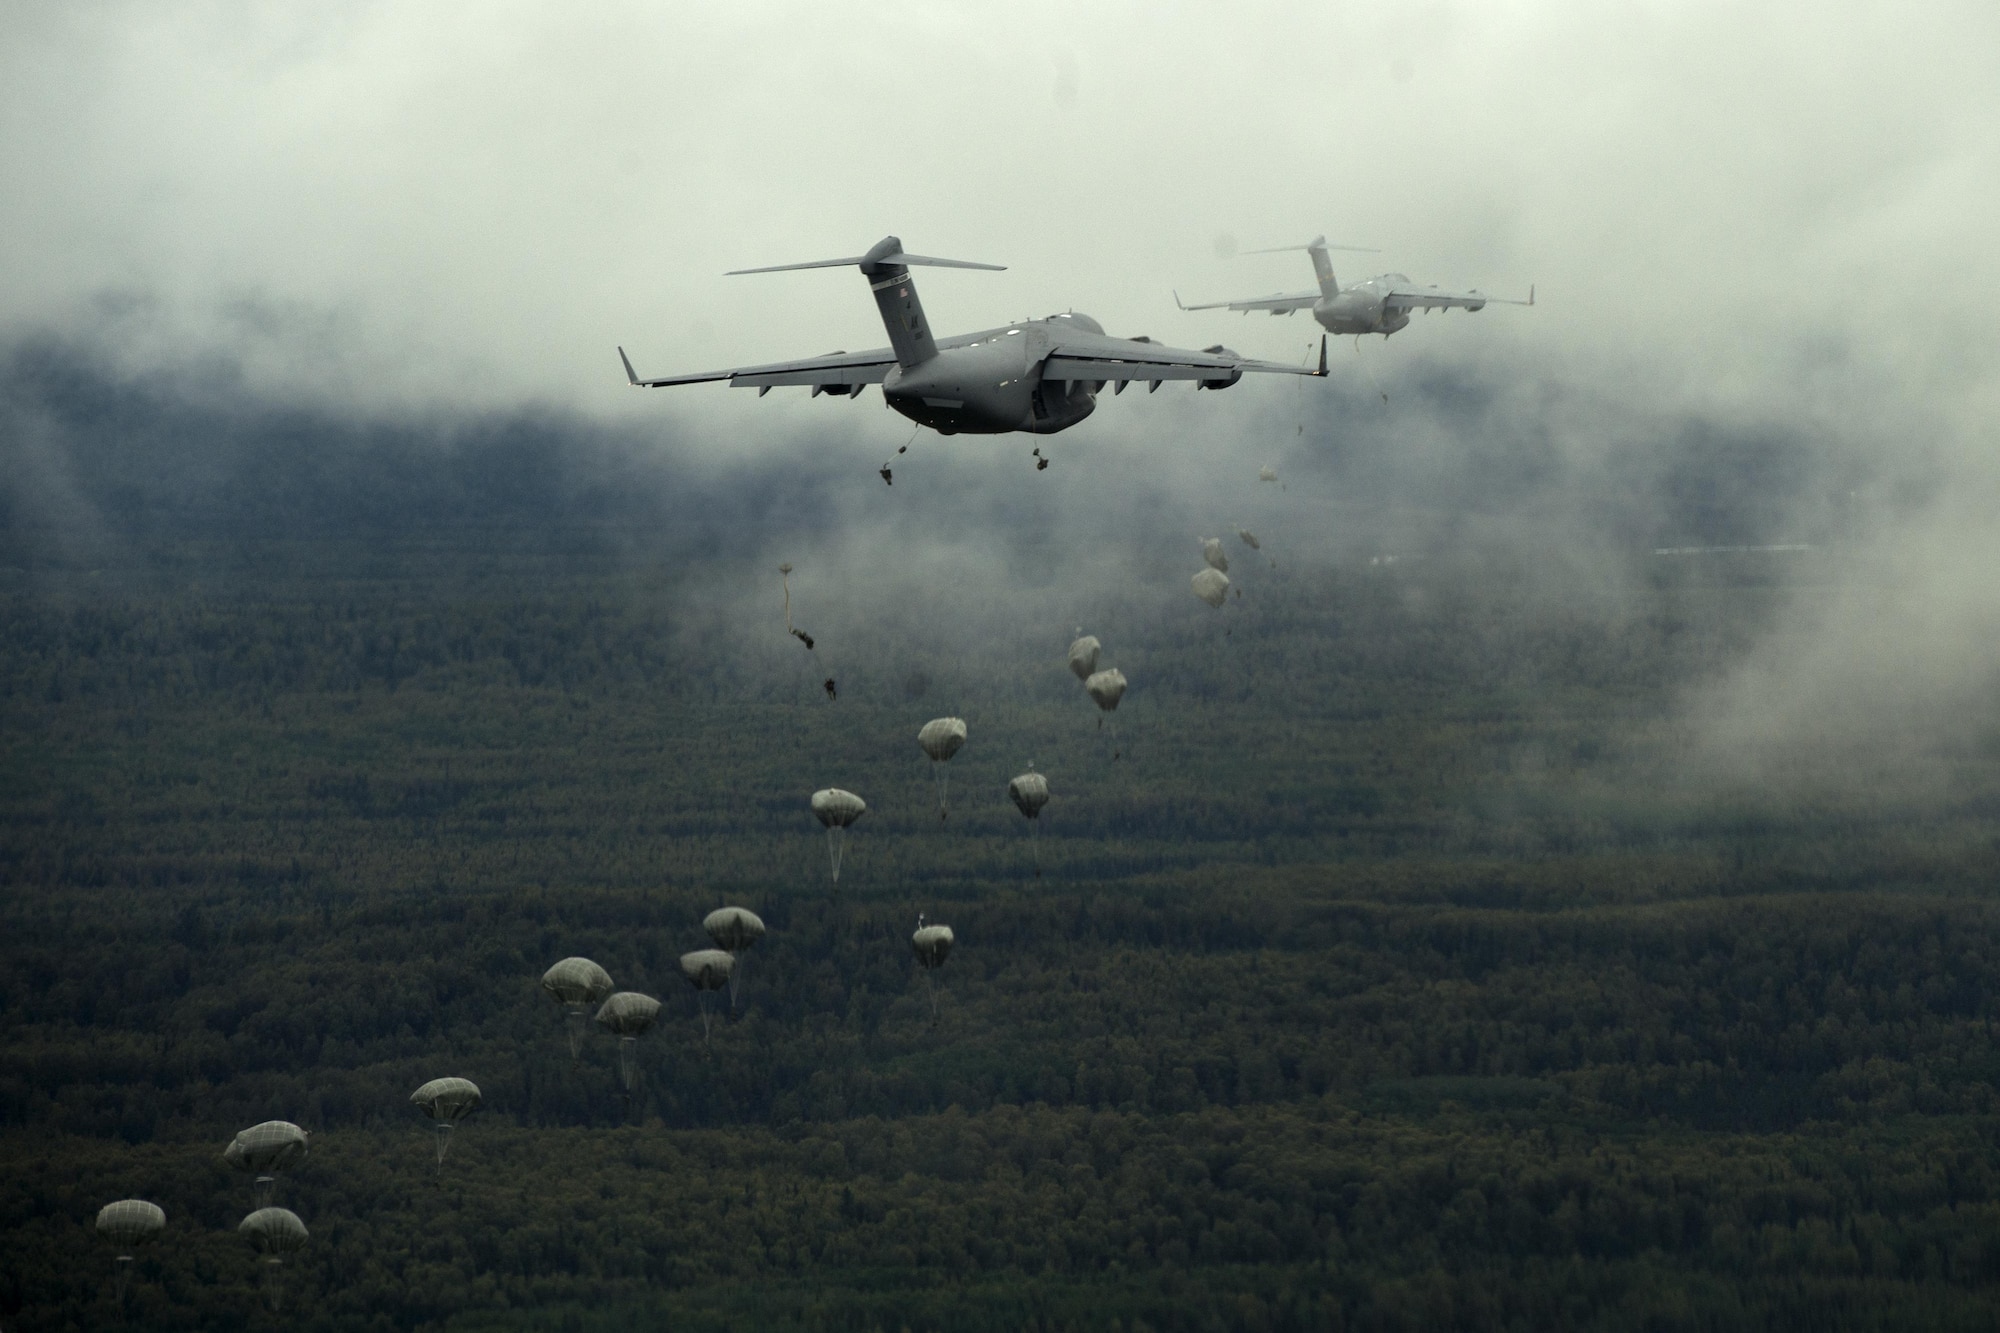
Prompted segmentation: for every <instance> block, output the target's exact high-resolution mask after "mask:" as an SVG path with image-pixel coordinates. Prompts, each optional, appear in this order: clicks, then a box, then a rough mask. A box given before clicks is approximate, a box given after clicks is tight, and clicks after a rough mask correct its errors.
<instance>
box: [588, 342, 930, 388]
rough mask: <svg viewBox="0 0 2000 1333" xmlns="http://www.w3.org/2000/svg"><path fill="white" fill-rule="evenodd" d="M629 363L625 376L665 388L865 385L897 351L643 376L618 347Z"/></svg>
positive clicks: (879, 376)
mask: <svg viewBox="0 0 2000 1333" xmlns="http://www.w3.org/2000/svg"><path fill="white" fill-rule="evenodd" d="M618 359H619V360H620V361H623V362H624V363H625V378H626V379H627V380H628V381H630V382H631V384H632V385H633V386H634V387H635V388H640V389H664V388H668V387H671V386H672V385H676V384H706V383H709V382H711V381H714V380H728V381H729V384H730V387H731V388H737V389H769V388H772V387H773V386H775V385H780V384H815V385H835V384H844V385H862V384H880V383H881V382H882V380H883V379H884V377H886V376H887V375H888V373H889V368H890V367H891V366H893V365H895V364H896V354H895V352H893V351H891V350H890V349H889V348H887V347H877V348H875V349H873V350H872V351H867V352H832V353H829V354H828V355H826V356H811V357H806V358H805V359H804V360H800V361H773V362H771V363H770V364H769V365H763V366H737V367H736V368H734V369H732V370H704V371H700V372H698V373H696V374H693V375H663V376H661V377H660V378H658V379H647V380H642V379H640V378H639V376H638V373H637V372H635V371H634V370H633V369H632V359H631V358H630V357H628V356H626V355H625V349H624V348H622V347H621V348H619V349H618Z"/></svg>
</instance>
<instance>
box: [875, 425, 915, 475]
mask: <svg viewBox="0 0 2000 1333" xmlns="http://www.w3.org/2000/svg"><path fill="white" fill-rule="evenodd" d="M922 429H923V423H922V422H919V423H918V424H916V425H914V426H912V427H910V438H909V439H907V440H905V441H903V447H902V448H900V449H898V450H896V453H894V454H891V455H889V457H887V458H885V459H883V460H882V467H881V469H880V470H879V471H878V472H877V473H876V474H875V475H877V476H879V477H880V478H882V484H883V485H885V486H894V485H895V484H896V475H895V474H894V473H893V472H891V471H890V470H889V464H891V463H893V462H895V461H896V456H897V454H907V453H908V452H910V446H911V445H913V444H915V443H916V442H917V432H918V431H920V430H922Z"/></svg>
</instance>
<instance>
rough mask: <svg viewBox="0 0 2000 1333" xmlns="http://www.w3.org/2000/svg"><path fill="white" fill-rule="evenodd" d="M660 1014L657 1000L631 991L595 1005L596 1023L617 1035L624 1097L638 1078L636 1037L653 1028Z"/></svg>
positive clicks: (625, 991) (637, 1038) (619, 1069)
mask: <svg viewBox="0 0 2000 1333" xmlns="http://www.w3.org/2000/svg"><path fill="white" fill-rule="evenodd" d="M659 1016H660V1002H659V1001H658V1000H656V999H654V998H653V997H652V996H650V995H641V994H640V993H639V992H638V991H632V990H622V991H619V992H618V993H617V994H616V995H611V996H607V997H605V1001H604V1003H603V1004H601V1005H599V1006H598V1007H597V1026H599V1027H601V1028H603V1029H604V1030H605V1031H606V1032H609V1033H611V1034H612V1035H613V1036H615V1037H617V1038H618V1078H619V1081H620V1082H622V1083H623V1084H624V1085H625V1095H626V1096H627V1097H630V1096H631V1095H632V1088H633V1085H634V1084H635V1083H637V1082H638V1078H639V1070H638V1058H639V1038H641V1037H643V1036H645V1035H646V1034H647V1033H648V1032H650V1031H652V1029H653V1023H654V1021H655V1020H656V1019H658V1018H659Z"/></svg>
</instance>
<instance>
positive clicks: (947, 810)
mask: <svg viewBox="0 0 2000 1333" xmlns="http://www.w3.org/2000/svg"><path fill="white" fill-rule="evenodd" d="M931 767H932V768H933V769H935V770H937V793H938V818H939V819H940V820H945V819H949V818H951V806H950V805H949V804H948V803H947V801H946V797H947V795H948V792H947V789H948V788H949V787H950V786H951V769H950V768H949V767H948V766H947V765H944V764H940V763H938V762H937V761H936V760H932V761H931Z"/></svg>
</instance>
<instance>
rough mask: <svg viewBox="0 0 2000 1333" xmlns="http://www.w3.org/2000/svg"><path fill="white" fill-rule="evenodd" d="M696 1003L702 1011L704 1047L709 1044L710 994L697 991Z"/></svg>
mask: <svg viewBox="0 0 2000 1333" xmlns="http://www.w3.org/2000/svg"><path fill="white" fill-rule="evenodd" d="M694 1002H695V1006H696V1007H697V1008H698V1009H700V1010H701V1044H702V1045H703V1046H707V1045H708V1044H709V1043H708V992H707V991H697V992H696V993H695V997H694Z"/></svg>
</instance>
